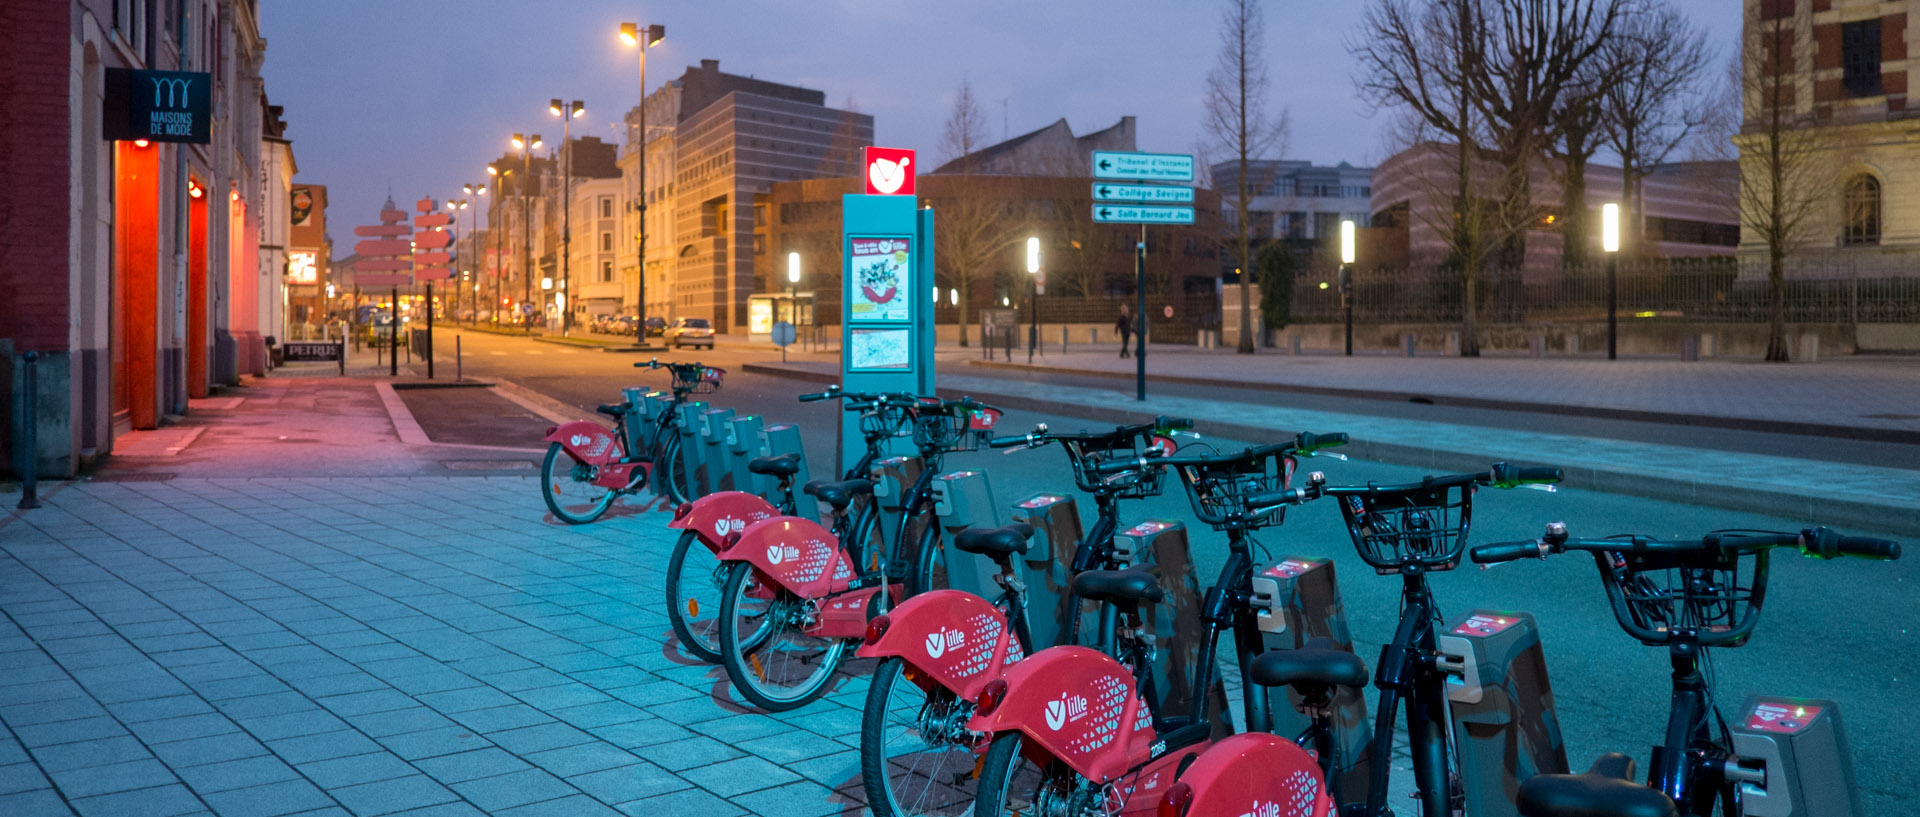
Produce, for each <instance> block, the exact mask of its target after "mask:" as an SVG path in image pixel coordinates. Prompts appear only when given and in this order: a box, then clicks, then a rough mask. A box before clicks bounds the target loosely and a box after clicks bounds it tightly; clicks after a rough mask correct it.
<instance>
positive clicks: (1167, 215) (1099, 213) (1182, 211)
mask: <svg viewBox="0 0 1920 817" xmlns="http://www.w3.org/2000/svg"><path fill="white" fill-rule="evenodd" d="M1093 220H1094V221H1096V222H1100V223H1104V224H1192V223H1193V208H1192V207H1174V206H1164V205H1151V204H1096V205H1094V206H1093Z"/></svg>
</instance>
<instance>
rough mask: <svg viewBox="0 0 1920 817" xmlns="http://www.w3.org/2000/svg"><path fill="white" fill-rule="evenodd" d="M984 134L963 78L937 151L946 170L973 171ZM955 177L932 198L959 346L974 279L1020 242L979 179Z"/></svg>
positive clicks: (940, 265) (989, 275)
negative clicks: (955, 302) (955, 297)
mask: <svg viewBox="0 0 1920 817" xmlns="http://www.w3.org/2000/svg"><path fill="white" fill-rule="evenodd" d="M986 134H987V117H986V114H985V113H983V112H982V111H981V110H980V105H979V103H978V102H976V101H975V99H974V95H973V86H972V85H971V84H970V83H968V82H965V81H962V82H961V83H960V90H959V91H958V92H957V93H955V94H954V99H953V111H952V112H951V113H950V114H948V116H947V124H946V129H945V131H944V132H943V133H942V134H941V138H940V150H941V152H942V154H944V156H945V157H946V162H944V163H943V164H952V165H954V169H953V170H950V171H949V172H948V174H946V175H953V176H972V175H973V169H974V166H975V162H974V156H975V154H976V153H977V152H978V151H979V150H980V149H981V148H982V147H985V146H986V138H987V136H986ZM954 181H955V182H956V183H955V184H953V185H951V187H949V191H950V193H949V195H945V196H938V197H932V198H933V201H932V204H933V206H934V212H935V213H936V214H937V215H936V216H935V217H936V218H937V219H938V220H939V229H937V230H935V231H934V243H935V244H936V245H937V253H936V255H935V258H936V261H935V265H936V273H937V274H938V275H939V276H940V277H941V278H944V279H946V281H947V285H948V286H950V287H952V288H954V289H957V290H959V291H960V297H959V301H960V303H959V307H960V345H961V346H966V345H967V344H968V341H967V335H968V320H967V310H968V308H969V307H970V306H971V303H972V302H971V300H970V298H971V297H972V293H973V284H974V282H975V281H977V280H979V279H981V278H985V279H987V280H989V281H991V280H992V279H993V275H994V271H995V269H996V264H999V265H1001V266H1004V265H1005V263H1006V262H1007V259H1009V258H1010V257H1011V255H1010V253H1011V251H1012V249H1013V246H1014V244H1015V243H1016V242H1017V241H1018V238H1017V233H1016V231H1015V229H1014V228H1015V227H1016V226H1018V220H1017V219H1016V218H1014V216H1013V215H1012V214H1010V213H1008V212H1007V209H1006V203H1005V202H1004V201H1002V200H1000V198H999V197H998V196H997V195H995V194H994V191H989V190H987V189H986V186H985V185H982V184H981V183H980V180H979V179H977V178H975V179H970V180H968V181H960V180H958V179H956V180H954ZM936 184H938V183H936ZM929 186H930V187H932V186H934V185H929Z"/></svg>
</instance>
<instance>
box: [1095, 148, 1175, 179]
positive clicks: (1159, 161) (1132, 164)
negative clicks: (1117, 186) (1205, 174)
mask: <svg viewBox="0 0 1920 817" xmlns="http://www.w3.org/2000/svg"><path fill="white" fill-rule="evenodd" d="M1093 177H1094V178H1096V179H1140V180H1142V181H1154V182H1190V181H1193V157H1192V156H1190V155H1188V154H1185V153H1119V152H1114V151H1106V150H1096V151H1094V152H1093Z"/></svg>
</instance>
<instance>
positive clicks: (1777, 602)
mask: <svg viewBox="0 0 1920 817" xmlns="http://www.w3.org/2000/svg"><path fill="white" fill-rule="evenodd" d="M463 334H464V335H465V339H464V341H463V342H464V347H465V355H466V361H465V369H466V372H467V373H468V375H469V376H472V377H480V378H505V379H510V380H512V381H514V382H516V383H518V384H520V385H523V386H526V387H528V388H531V389H534V390H536V391H539V392H541V393H544V394H546V395H548V396H551V397H553V398H554V399H557V400H559V401H561V402H564V403H567V404H569V405H572V406H576V407H579V408H580V409H581V411H582V416H590V414H591V409H592V406H593V405H595V404H597V403H602V402H612V401H614V400H616V399H618V395H619V388H620V387H621V386H625V385H635V384H639V385H654V386H658V385H664V383H665V382H666V380H665V376H664V374H663V373H658V372H644V371H635V370H634V369H633V368H632V363H633V362H634V361H636V360H640V361H644V360H646V359H647V356H646V355H644V354H641V355H635V354H631V353H628V354H620V353H606V352H601V351H598V350H592V349H581V348H575V347H569V346H562V345H557V344H550V343H539V342H535V341H532V340H528V339H523V338H512V337H502V336H495V335H487V334H481V333H471V332H469V333H463ZM660 357H661V359H663V360H666V359H674V360H700V361H702V362H706V363H709V364H713V365H719V366H722V367H727V368H730V369H731V370H732V371H731V372H730V373H729V376H728V379H727V381H726V384H725V388H724V389H723V390H722V391H721V392H720V393H719V394H716V395H713V396H711V397H710V398H709V399H710V400H711V401H712V402H713V403H714V404H715V405H724V406H730V407H733V408H735V409H736V410H738V411H740V412H742V413H747V412H752V413H759V414H763V415H765V416H766V417H767V418H768V420H769V422H773V421H792V422H797V423H799V424H800V425H801V426H802V428H803V429H804V430H805V442H806V446H807V450H808V452H809V454H810V455H811V456H812V457H813V458H814V462H815V465H814V468H815V473H816V474H819V473H824V471H823V469H822V468H821V466H820V465H819V463H820V462H821V461H822V460H821V458H822V457H823V456H824V455H825V454H824V452H829V451H832V450H833V432H832V431H831V429H832V428H833V421H834V417H835V415H834V412H835V407H834V405H833V404H830V403H813V404H801V403H798V402H795V401H794V395H796V394H798V393H800V392H803V391H812V390H815V389H817V388H818V385H817V384H811V383H803V382H800V381H794V380H787V379H783V378H778V377H772V376H767V375H758V374H749V373H743V372H740V371H739V370H738V369H739V364H740V363H742V362H746V361H757V360H764V359H766V358H767V357H768V352H767V351H766V350H764V349H758V350H755V349H744V348H738V347H734V348H729V347H727V346H724V345H723V346H722V347H721V348H720V349H718V350H716V351H712V352H707V351H698V352H691V351H690V352H675V353H670V354H661V355H660ZM966 373H967V374H969V375H979V374H982V372H981V371H980V370H979V369H978V368H977V367H970V368H969V369H967V370H966ZM1050 377H1051V376H1050ZM1067 380H1068V382H1073V381H1075V380H1078V379H1077V378H1069V379H1067ZM1089 380H1095V379H1092V378H1089ZM1101 382H1106V383H1108V384H1109V385H1111V381H1101ZM1180 388H1182V389H1183V391H1186V390H1191V389H1193V388H1194V387H1184V386H1183V387H1180ZM1222 396H1223V397H1224V396H1226V395H1224V394H1223V395H1222ZM1236 396H1237V397H1238V399H1240V400H1249V399H1255V398H1257V399H1260V400H1266V401H1280V402H1289V403H1292V402H1296V401H1297V402H1298V403H1299V404H1301V405H1309V404H1313V405H1333V404H1335V403H1337V404H1338V405H1339V406H1340V407H1341V409H1342V410H1345V411H1353V412H1364V413H1382V414H1384V413H1387V412H1396V413H1394V414H1391V415H1389V416H1401V417H1404V416H1409V415H1418V416H1429V417H1431V418H1432V419H1435V420H1440V419H1442V418H1444V419H1445V420H1446V421H1447V422H1457V423H1472V422H1479V423H1482V424H1487V425H1496V426H1507V427H1529V428H1540V429H1550V430H1555V431H1558V432H1560V433H1594V434H1602V435H1609V434H1610V435H1621V436H1623V437H1627V438H1633V439H1649V438H1651V439H1658V440H1664V441H1667V442H1673V443H1681V442H1685V443H1688V444H1694V445H1699V446H1703V447H1714V448H1720V449H1722V450H1732V451H1753V452H1764V453H1780V452H1782V451H1789V450H1791V451H1798V452H1802V454H1803V455H1804V456H1814V455H1819V456H1820V457H1821V458H1823V459H1834V460H1840V461H1862V462H1881V461H1883V460H1884V459H1885V458H1890V457H1894V456H1896V455H1897V454H1901V453H1903V452H1898V451H1893V452H1888V451H1885V449H1898V448H1899V447H1897V446H1886V445H1878V444H1865V443H1860V444H1854V443H1850V442H1849V441H1845V440H1833V439H1804V438H1792V437H1789V436H1788V435H1777V434H1761V433H1753V432H1739V431H1728V430H1702V429H1694V428H1673V427H1651V428H1641V427H1636V426H1647V425H1648V424H1635V423H1623V422H1619V421H1599V420H1593V419H1587V418H1567V417H1553V416H1545V415H1529V414H1519V413H1509V412H1491V411H1487V410H1483V409H1458V408H1452V409H1449V408H1444V407H1435V406H1418V405H1412V406H1392V405H1384V404H1380V403H1378V402H1377V401H1364V400H1351V399H1345V398H1323V397H1303V396H1295V395H1280V394H1275V393H1273V392H1252V391H1249V392H1248V393H1246V394H1239V395H1236ZM1328 401H1332V402H1328ZM1369 410H1371V411H1369ZM1036 422H1047V423H1049V424H1050V425H1051V426H1052V427H1054V428H1056V429H1073V428H1079V427H1084V426H1089V425H1093V424H1090V423H1087V422H1085V421H1079V420H1075V419H1073V418H1070V417H1058V416H1046V415H1039V414H1035V413H1031V412H1022V411H1009V412H1008V413H1007V415H1006V417H1005V419H1004V421H1003V428H1005V429H1008V430H1009V431H1010V432H1011V431H1012V430H1017V429H1024V428H1027V427H1030V426H1031V425H1032V424H1034V423H1036ZM1309 430H1313V431H1340V430H1343V429H1309ZM1201 431H1202V432H1204V429H1201ZM1292 431H1294V429H1286V430H1284V432H1283V433H1291V432H1292ZM1636 434H1638V435H1645V436H1639V437H1635V436H1633V435H1636ZM1278 436H1279V435H1276V437H1278ZM1203 443H1204V444H1206V445H1211V446H1214V447H1215V448H1218V449H1220V450H1231V449H1234V448H1237V447H1238V446H1240V445H1242V444H1243V443H1242V441H1236V440H1223V439H1212V438H1206V439H1204V440H1203ZM495 444H497V445H509V444H514V443H510V442H507V441H501V442H496V443H495ZM1011 457H1013V458H1011V459H1010V458H1008V456H1006V455H1002V454H1000V453H997V452H983V453H973V454H958V455H954V456H953V457H952V458H951V459H950V460H949V462H948V465H949V466H950V467H966V466H972V467H981V468H985V469H986V470H987V471H988V472H989V474H990V475H991V480H992V483H993V489H994V493H995V495H996V498H997V502H998V504H1000V505H1001V506H1002V507H1003V508H1004V507H1005V506H1006V505H1008V504H1011V503H1012V502H1014V501H1016V500H1018V499H1021V498H1024V497H1026V496H1028V495H1031V494H1033V493H1036V492H1039V491H1042V490H1051V491H1056V492H1058V491H1070V490H1071V486H1072V481H1071V475H1070V472H1069V470H1068V466H1067V464H1066V463H1065V462H1063V461H1062V459H1063V458H1062V457H1061V456H1060V455H1059V454H1057V453H1054V452H1053V451H1050V450H1039V451H1029V452H1021V453H1018V454H1014V455H1011ZM1913 461H1914V460H1913V459H1912V458H1910V457H1909V458H1908V459H1905V460H1902V461H1901V462H1900V464H1902V465H1906V464H1910V463H1911V462H1913ZM1016 463H1017V464H1016ZM1009 466H1011V467H1009ZM1303 469H1319V470H1322V471H1324V472H1326V474H1327V477H1328V479H1329V480H1330V481H1331V482H1334V483H1336V484H1338V483H1354V482H1364V481H1367V480H1379V481H1382V482H1396V481H1411V480H1415V479H1417V478H1418V477H1419V476H1421V473H1420V472H1419V471H1417V470H1415V469H1411V468H1406V467H1399V466H1388V465H1381V464H1377V463H1367V462H1360V461H1345V462H1342V461H1338V460H1332V459H1317V460H1312V461H1309V462H1308V463H1307V464H1306V465H1304V466H1303ZM1170 485H1171V483H1170ZM1812 488H1813V489H1814V490H1817V489H1818V487H1817V486H1812ZM1089 504H1090V503H1089ZM1476 504H1477V506H1478V507H1477V508H1476V509H1475V512H1474V515H1473V520H1474V526H1473V531H1472V541H1473V542H1476V543H1484V542H1491V541H1500V540H1507V539H1521V538H1528V537H1532V536H1535V535H1537V534H1538V533H1539V532H1540V530H1541V528H1542V526H1543V525H1544V524H1545V523H1546V522H1549V521H1556V520H1557V521H1564V522H1566V523H1567V524H1568V526H1569V528H1570V529H1571V530H1572V531H1573V532H1574V534H1575V535H1576V536H1603V535H1609V534H1615V533H1643V534H1649V535H1654V536H1667V537H1681V536H1687V535H1694V536H1697V535H1699V534H1700V533H1703V532H1705V531H1707V530H1711V529H1718V528H1756V529H1772V530H1790V529H1794V528H1795V525H1794V524H1793V523H1791V522H1788V521H1785V520H1781V519H1776V518H1769V517H1766V516H1762V515H1756V514H1747V513H1738V512H1731V511H1722V510H1713V509H1702V508H1698V507H1694V506H1689V505H1684V504H1679V503H1673V502H1663V501H1659V500H1654V499H1643V498H1635V497H1625V496H1616V495H1610V494H1601V493H1592V492H1580V491H1561V492H1557V493H1546V492H1540V491H1531V490H1516V491H1483V492H1481V493H1480V495H1479V498H1478V500H1477V502H1476ZM1082 511H1083V514H1084V513H1087V512H1089V511H1088V510H1087V509H1086V508H1083V509H1082ZM1157 517H1169V518H1177V519H1183V520H1186V523H1187V525H1188V527H1189V528H1190V530H1191V539H1192V546H1193V551H1194V557H1195V561H1196V563H1197V565H1198V570H1199V572H1200V577H1201V579H1202V581H1203V582H1207V581H1210V580H1211V577H1212V575H1213V571H1215V570H1217V569H1218V566H1219V563H1220V560H1221V559H1222V558H1223V555H1224V554H1223V553H1222V551H1223V550H1224V548H1223V547H1222V546H1221V541H1222V540H1221V539H1220V538H1219V536H1218V535H1216V534H1214V533H1213V532H1211V531H1209V530H1206V529H1205V528H1204V526H1200V525H1199V524H1198V523H1197V522H1195V521H1194V518H1193V516H1192V514H1191V512H1190V511H1189V510H1188V508H1187V503H1186V499H1185V497H1184V496H1182V495H1180V494H1179V493H1177V489H1176V492H1172V493H1169V494H1168V495H1165V496H1162V497H1159V498H1157V499H1154V500H1148V501H1145V502H1142V503H1139V504H1137V505H1133V506H1130V507H1129V509H1128V513H1127V519H1128V520H1129V521H1131V520H1137V519H1144V518H1157ZM1847 532H1849V533H1858V534H1869V535H1871V534H1873V533H1874V532H1873V531H1864V530H1855V531H1847ZM1259 538H1260V540H1261V542H1262V543H1263V545H1264V546H1265V547H1266V548H1267V549H1269V550H1270V552H1271V553H1272V554H1273V555H1275V556H1279V555H1305V556H1323V557H1330V558H1332V559H1333V560H1334V562H1335V564H1336V565H1337V568H1338V572H1339V575H1340V577H1341V580H1342V581H1341V585H1342V586H1341V593H1342V596H1343V598H1344V601H1345V604H1346V607H1347V610H1348V613H1349V617H1350V620H1351V624H1352V628H1353V634H1354V637H1355V641H1356V649H1357V651H1358V653H1359V654H1360V655H1361V656H1362V657H1363V658H1366V659H1367V660H1368V663H1369V664H1370V665H1371V664H1372V663H1373V661H1374V659H1375V657H1377V655H1378V650H1379V647H1380V645H1381V643H1382V642H1383V641H1385V640H1387V639H1389V638H1390V637H1391V635H1392V627H1393V623H1394V618H1395V616H1396V614H1397V610H1398V593H1399V586H1398V585H1399V583H1398V582H1397V581H1394V580H1392V579H1391V578H1388V577H1377V576H1375V575H1373V573H1372V571H1371V570H1370V569H1368V568H1367V567H1366V565H1365V564H1364V563H1362V562H1361V561H1360V560H1359V558H1358V557H1357V556H1356V555H1355V554H1354V550H1353V546H1352V543H1351V540H1350V538H1349V537H1348V535H1347V533H1346V531H1345V528H1344V525H1343V524H1342V523H1341V522H1340V519H1339V514H1338V513H1337V511H1336V509H1335V508H1333V507H1331V506H1328V505H1327V504H1326V503H1320V504H1318V505H1312V506H1308V507H1305V508H1301V509H1297V510H1295V511H1293V512H1292V513H1291V514H1290V515H1289V517H1288V519H1287V522H1286V524H1285V525H1284V526H1283V527H1280V528H1277V529H1270V530H1268V531H1265V532H1263V533H1262V535H1261V536H1260V537H1259ZM1917 579H1920V568H1916V567H1915V565H1914V560H1913V559H1908V560H1906V561H1903V562H1897V563H1891V564H1887V563H1872V562H1863V561H1857V560H1839V561H1834V562H1819V561H1815V560H1804V559H1799V558H1792V557H1788V556H1782V557H1780V558H1776V559H1775V560H1774V567H1773V571H1772V582H1771V585H1770V587H1769V595H1768V597H1767V603H1766V608H1765V609H1766V616H1765V618H1764V619H1763V620H1762V622H1761V625H1760V627H1759V630H1758V631H1757V633H1756V634H1755V636H1754V638H1753V640H1752V642H1751V643H1750V644H1748V645H1747V646H1744V647H1741V648H1739V649H1724V650H1720V651H1717V652H1716V653H1715V654H1714V658H1713V661H1712V669H1713V672H1714V677H1713V685H1714V690H1715V693H1716V695H1717V696H1718V700H1719V702H1720V706H1721V708H1722V711H1723V712H1728V711H1730V710H1732V709H1733V708H1736V707H1738V706H1739V705H1740V703H1741V701H1742V699H1744V698H1745V696H1746V695H1748V694H1749V693H1765V694H1784V695H1793V696H1802V697H1812V698H1824V699H1829V700H1833V701H1837V702H1839V704H1840V705H1841V707H1842V709H1843V711H1844V714H1845V718H1846V729H1847V732H1848V741H1849V743H1850V745H1851V749H1852V755H1853V758H1854V763H1855V774H1856V776H1857V778H1858V781H1859V786H1860V789H1861V792H1862V794H1863V796H1864V797H1865V798H1866V806H1867V812H1868V813H1876V814H1891V813H1895V812H1899V811H1902V810H1904V809H1906V808H1907V807H1909V806H1910V802H1909V801H1907V800H1906V797H1907V796H1908V795H1909V793H1910V792H1912V791H1914V790H1916V789H1920V769H1916V767H1914V766H1913V765H1912V764H1908V763H1905V762H1904V761H1895V762H1888V759H1892V758H1902V757H1904V756H1905V754H1906V753H1907V752H1910V751H1911V749H1912V740H1911V730H1910V727H1909V726H1908V724H1909V723H1910V722H1911V721H1912V719H1913V718H1914V716H1915V715H1916V714H1920V713H1917V712H1916V707H1915V705H1914V704H1913V703H1912V699H1911V698H1909V697H1908V696H1907V694H1906V693H1907V692H1908V691H1909V690H1912V689H1913V688H1914V680H1915V676H1916V674H1917V673H1920V658H1916V655H1920V637H1917V636H1916V632H1915V629H1914V623H1913V622H1914V620H1915V613H1916V612H1920V609H1917V608H1916V604H1915V602H1914V597H1915V596H1914V592H1915V582H1916V580H1917ZM1433 586H1434V589H1435V593H1436V595H1437V596H1438V598H1439V601H1440V604H1441V607H1442V609H1443V610H1445V611H1447V612H1448V613H1457V612H1460V611H1463V610H1466V609H1469V608H1472V607H1479V608H1487V609H1497V610H1519V611H1528V612H1531V613H1533V614H1534V615H1535V616H1537V617H1538V619H1539V621H1540V626H1541V629H1542V634H1543V638H1544V643H1545V645H1546V656H1547V661H1548V666H1549V668H1550V670H1551V672H1552V677H1553V684H1554V693H1555V696H1554V698H1555V705H1556V707H1557V710H1558V712H1559V715H1560V720H1561V725H1562V728H1563V731H1564V734H1565V738H1566V742H1567V746H1568V755H1569V760H1570V761H1571V762H1572V764H1573V765H1574V766H1576V767H1584V766H1585V765H1586V764H1587V763H1588V762H1589V761H1591V759H1592V758H1594V757H1595V756H1597V755H1599V754H1601V753H1603V752H1607V751H1625V752H1629V753H1631V754H1633V755H1635V756H1637V757H1638V758H1639V759H1640V761H1641V763H1642V765H1643V767H1644V764H1645V762H1646V750H1647V747H1648V745H1650V744H1651V743H1652V742H1654V741H1655V740H1657V738H1658V735H1659V733H1660V731H1661V729H1662V726H1663V724H1664V722H1665V716H1666V710H1667V706H1668V697H1669V689H1668V672H1669V668H1668V662H1667V656H1666V655H1665V653H1664V651H1662V650H1659V649H1655V648H1649V647H1645V646H1642V645H1640V644H1639V643H1638V642H1636V641H1634V640H1633V639H1631V638H1629V637H1628V636H1627V635H1625V634H1624V633H1623V632H1621V631H1620V630H1619V628H1618V626H1617V625H1616V623H1615V621H1614V619H1613V616H1612V614H1611V612H1610V610H1609V608H1608V606H1607V605H1606V602H1605V599H1604V596H1603V593H1602V590H1601V585H1600V582H1599V579H1598V576H1597V575H1596V574H1595V571H1594V567H1593V564H1592V562H1591V560H1588V559H1585V558H1583V557H1577V556H1569V557H1562V558H1556V559H1553V560H1550V561H1548V562H1545V563H1534V562H1527V563H1518V564H1510V565H1506V566H1503V567H1500V568H1497V569H1494V570H1486V571H1483V570H1479V569H1475V568H1473V567H1472V566H1468V567H1464V568H1462V569H1460V570H1456V571H1453V572H1451V573H1448V574H1444V575H1438V576H1435V577H1434V578H1433Z"/></svg>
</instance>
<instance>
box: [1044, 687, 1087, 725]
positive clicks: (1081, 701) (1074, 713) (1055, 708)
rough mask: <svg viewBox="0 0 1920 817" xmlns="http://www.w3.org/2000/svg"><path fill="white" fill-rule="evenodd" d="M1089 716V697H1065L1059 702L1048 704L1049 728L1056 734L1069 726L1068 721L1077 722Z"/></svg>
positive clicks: (1049, 702)
mask: <svg viewBox="0 0 1920 817" xmlns="http://www.w3.org/2000/svg"><path fill="white" fill-rule="evenodd" d="M1086 716H1087V696H1085V695H1065V696H1062V697H1061V698H1060V700H1057V701H1048V702H1047V728H1048V729H1052V730H1053V731H1055V732H1058V731H1060V728H1061V727H1063V726H1066V725H1067V721H1077V720H1079V719H1081V718H1084V717H1086Z"/></svg>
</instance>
